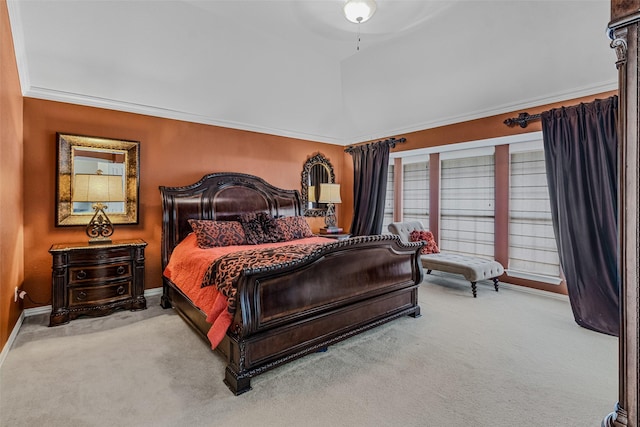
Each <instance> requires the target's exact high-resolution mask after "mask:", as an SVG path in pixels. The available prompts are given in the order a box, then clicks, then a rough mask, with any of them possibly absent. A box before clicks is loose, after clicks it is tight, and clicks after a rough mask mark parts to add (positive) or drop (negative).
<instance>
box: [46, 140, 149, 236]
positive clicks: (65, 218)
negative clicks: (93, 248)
mask: <svg viewBox="0 0 640 427" xmlns="http://www.w3.org/2000/svg"><path fill="white" fill-rule="evenodd" d="M77 151H82V152H85V153H88V152H92V151H93V152H96V153H101V155H107V156H113V157H115V156H118V157H119V158H123V159H124V160H123V165H122V166H121V167H122V170H123V172H122V173H123V181H124V194H125V201H124V208H123V209H122V211H121V212H108V215H109V219H110V220H111V222H112V223H113V224H138V216H139V215H138V212H139V187H140V179H139V178H140V142H138V141H127V140H122V139H108V138H98V137H91V136H82V135H70V134H63V133H59V132H58V133H56V157H57V165H56V224H55V225H56V227H63V226H74V225H87V224H88V223H89V221H91V217H92V216H93V214H94V212H93V211H91V212H82V213H78V212H74V209H73V202H72V201H71V196H72V194H73V177H74V175H75V173H76V171H75V153H76V152H77Z"/></svg>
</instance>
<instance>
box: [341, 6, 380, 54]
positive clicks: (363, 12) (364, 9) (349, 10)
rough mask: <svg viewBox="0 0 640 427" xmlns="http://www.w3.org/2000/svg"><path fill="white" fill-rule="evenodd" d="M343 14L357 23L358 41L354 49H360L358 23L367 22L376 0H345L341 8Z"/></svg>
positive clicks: (374, 11)
mask: <svg viewBox="0 0 640 427" xmlns="http://www.w3.org/2000/svg"><path fill="white" fill-rule="evenodd" d="M342 10H343V11H344V16H345V18H347V20H349V22H353V23H354V24H358V42H357V44H356V50H357V51H359V50H360V24H362V23H363V22H367V21H368V20H369V18H371V17H372V16H373V14H374V13H376V1H375V0H347V1H346V2H345V4H344V7H343V8H342Z"/></svg>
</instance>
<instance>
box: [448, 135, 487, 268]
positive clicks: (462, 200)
mask: <svg viewBox="0 0 640 427" xmlns="http://www.w3.org/2000/svg"><path fill="white" fill-rule="evenodd" d="M493 152H494V149H493V147H489V148H483V149H473V150H460V151H455V152H448V153H442V154H441V157H440V159H441V166H440V174H441V178H440V184H441V185H440V204H441V211H440V241H439V242H438V244H439V245H440V249H442V250H443V251H447V252H456V253H460V254H463V255H471V256H478V257H484V258H490V259H493V257H494V222H495V207H494V204H495V160H494V155H493Z"/></svg>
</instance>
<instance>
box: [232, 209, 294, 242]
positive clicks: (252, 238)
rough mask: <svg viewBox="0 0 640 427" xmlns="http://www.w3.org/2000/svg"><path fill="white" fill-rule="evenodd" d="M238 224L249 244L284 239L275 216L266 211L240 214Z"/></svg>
mask: <svg viewBox="0 0 640 427" xmlns="http://www.w3.org/2000/svg"><path fill="white" fill-rule="evenodd" d="M240 224H242V229H243V230H244V234H245V237H246V238H247V243H248V244H250V245H259V244H260V243H275V242H282V241H284V238H283V236H282V233H281V232H280V229H279V228H278V224H277V223H276V220H275V218H273V217H272V216H271V215H270V214H268V213H266V212H257V213H250V214H245V215H242V216H241V217H240Z"/></svg>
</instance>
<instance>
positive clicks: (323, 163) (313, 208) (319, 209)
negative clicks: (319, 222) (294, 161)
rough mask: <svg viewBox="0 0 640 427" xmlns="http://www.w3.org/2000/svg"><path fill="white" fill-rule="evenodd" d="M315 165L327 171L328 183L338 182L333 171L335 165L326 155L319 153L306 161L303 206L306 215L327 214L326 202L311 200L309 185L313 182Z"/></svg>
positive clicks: (303, 177)
mask: <svg viewBox="0 0 640 427" xmlns="http://www.w3.org/2000/svg"><path fill="white" fill-rule="evenodd" d="M314 167H323V168H325V169H326V171H327V178H328V183H329V184H332V183H335V182H336V175H335V173H334V172H333V165H332V164H331V162H330V161H329V159H327V158H326V157H325V156H323V155H322V154H321V153H318V154H316V155H314V156H312V157H310V158H308V159H307V161H306V162H305V163H304V167H303V168H302V191H301V196H302V206H303V207H304V216H326V215H327V207H326V205H325V204H321V203H317V202H309V187H310V186H311V185H312V184H313V183H312V182H311V177H312V173H311V171H312V170H313V168H314Z"/></svg>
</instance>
